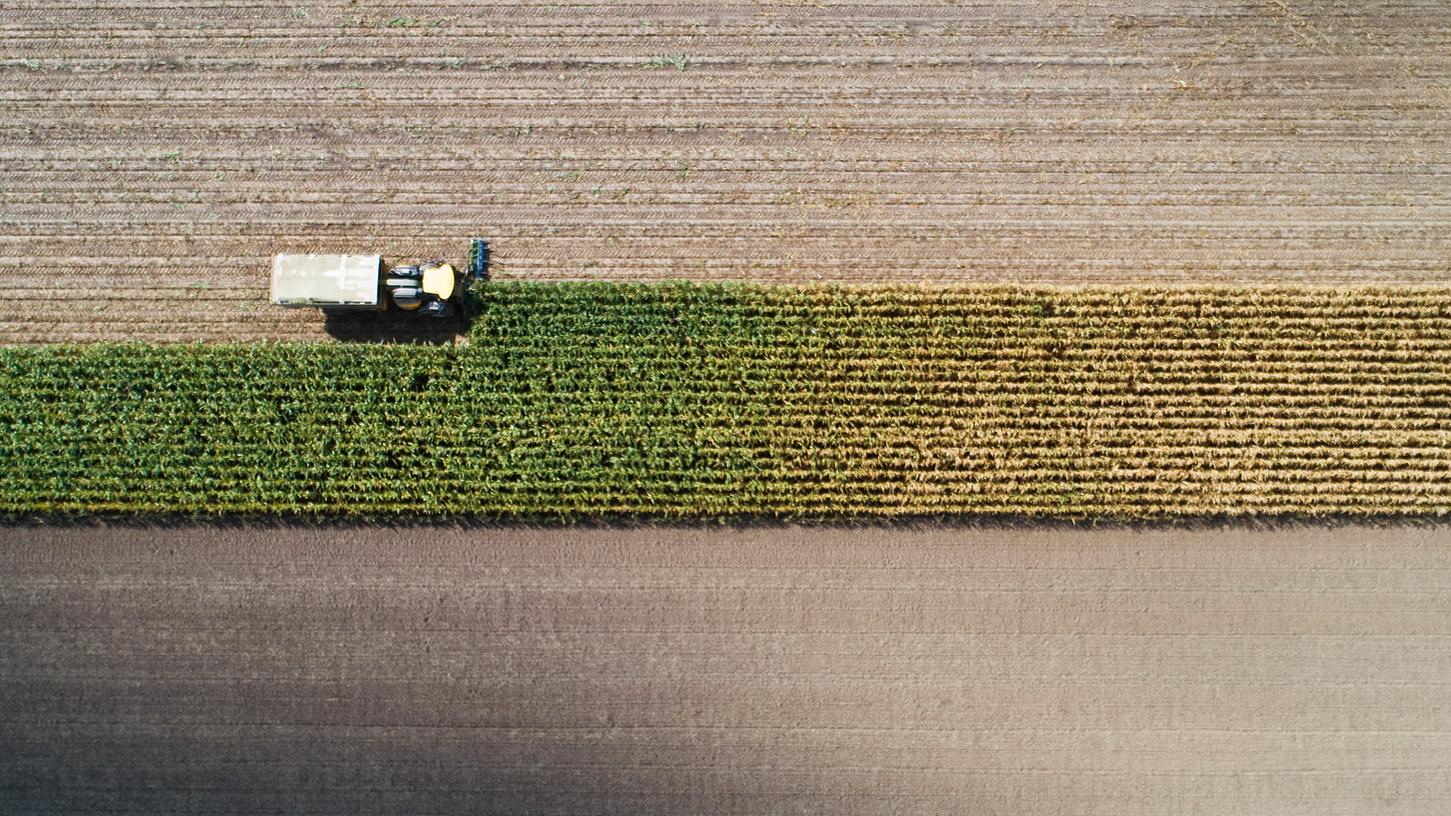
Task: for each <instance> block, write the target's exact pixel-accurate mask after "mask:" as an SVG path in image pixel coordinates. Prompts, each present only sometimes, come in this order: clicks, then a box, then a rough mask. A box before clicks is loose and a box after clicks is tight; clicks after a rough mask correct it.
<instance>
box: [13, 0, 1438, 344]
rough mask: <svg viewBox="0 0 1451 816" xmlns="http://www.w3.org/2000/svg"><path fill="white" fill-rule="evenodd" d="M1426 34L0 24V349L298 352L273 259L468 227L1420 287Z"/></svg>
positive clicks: (71, 18)
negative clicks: (274, 284) (127, 346)
mask: <svg viewBox="0 0 1451 816" xmlns="http://www.w3.org/2000/svg"><path fill="white" fill-rule="evenodd" d="M1445 12H1446V10H1445V4H1444V3H1443V2H1441V0H1411V1H1410V2H1375V3H1355V4H1335V3H1326V2H1300V1H1298V0H1284V2H1281V1H1280V0H1265V1H1264V2H1238V3H1206V2H1200V3H1182V2H1181V3H1176V2H1170V3H1142V2H1106V3H1086V2H1066V1H1065V2H989V3H979V4H965V3H957V2H942V3H917V2H913V3H869V2H868V3H861V2H822V3H801V2H794V1H792V2H754V3H697V4H678V3H670V2H634V3H629V4H619V3H614V2H586V3H569V4H565V3H554V2H528V3H518V2H513V0H510V2H498V3H492V2H484V3H476V2H470V3H457V4H451V3H444V4H436V5H409V6H408V7H407V8H406V9H405V8H403V7H395V6H392V5H387V6H384V5H380V4H377V3H372V2H357V0H353V1H352V2H347V3H342V2H320V3H307V4H302V3H298V4H296V5H294V6H288V5H285V4H284V5H278V4H272V3H253V2H239V3H227V4H215V3H182V4H177V3H158V2H149V1H148V0H137V1H135V2H105V3H96V4H80V5H77V4H75V3H73V2H59V0H44V1H43V2H37V0H19V1H18V2H12V3H8V4H7V6H6V10H5V14H4V19H3V20H0V40H3V43H4V46H5V59H4V60H0V167H3V173H0V342H12V343H13V342H45V341H59V340H91V339H98V338H145V339H152V340H186V339H202V340H218V339H227V338H259V337H276V338H314V337H315V338H323V337H327V336H329V332H328V328H327V327H326V326H325V324H324V321H323V320H322V318H321V317H320V316H319V315H317V314H316V313H314V312H311V311H301V312H289V311H284V310H281V309H275V308H272V307H269V306H268V305H266V291H265V289H266V286H267V279H266V275H267V269H268V262H269V258H270V256H271V255H272V254H273V253H275V252H279V251H337V252H341V251H355V252H357V251H376V252H381V253H383V254H385V255H387V256H389V257H395V258H396V257H435V256H441V255H445V256H449V257H452V258H455V259H460V258H461V257H462V255H463V254H464V252H465V251H466V246H467V244H466V241H467V239H468V238H469V237H470V236H473V235H482V236H487V237H490V238H492V239H493V240H494V247H495V255H494V258H495V267H494V272H495V274H496V275H497V276H498V277H500V278H514V279H518V278H529V279H561V278H602V279H609V280H655V279H660V278H681V277H688V278H698V279H709V280H723V279H733V280H751V281H758V282H811V281H838V282H873V283H874V282H881V281H887V282H897V283H901V282H912V281H930V282H939V283H940V282H953V283H957V282H962V283H971V282H987V281H993V282H998V281H1014V282H1027V283H1050V284H1100V283H1101V284H1123V283H1138V282H1144V281H1148V282H1153V283H1157V284H1189V283H1260V282H1276V283H1292V282H1303V283H1308V284H1354V283H1434V282H1444V280H1445V278H1446V273H1447V266H1446V264H1447V258H1448V257H1451V158H1448V157H1451V127H1448V126H1451V86H1448V84H1447V77H1448V76H1451V16H1448V15H1447V14H1446V13H1445ZM349 331H350V330H349V329H347V328H346V327H345V328H343V329H336V330H333V331H332V332H331V333H332V334H333V335H335V336H349ZM355 333H356V332H354V334H355Z"/></svg>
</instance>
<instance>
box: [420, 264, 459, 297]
mask: <svg viewBox="0 0 1451 816" xmlns="http://www.w3.org/2000/svg"><path fill="white" fill-rule="evenodd" d="M453 286H454V274H453V267H452V266H450V265H449V264H439V265H438V266H430V267H428V268H426V269H424V270H423V291H425V292H427V293H428V294H430V295H434V296H435V297H437V298H438V299H439V300H448V299H449V298H451V297H453Z"/></svg>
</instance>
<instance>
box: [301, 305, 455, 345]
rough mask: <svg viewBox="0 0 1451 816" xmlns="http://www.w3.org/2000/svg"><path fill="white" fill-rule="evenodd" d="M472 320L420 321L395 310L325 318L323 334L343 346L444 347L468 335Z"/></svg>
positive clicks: (422, 318)
mask: <svg viewBox="0 0 1451 816" xmlns="http://www.w3.org/2000/svg"><path fill="white" fill-rule="evenodd" d="M472 322H473V320H472V319H471V318H469V317H465V316H463V315H452V316H450V317H422V316H420V315H415V314H412V313H409V312H404V311H401V310H397V309H390V310H388V311H386V312H359V313H356V314H342V315H328V316H327V317H326V318H325V319H324V322H323V331H325V332H327V334H328V336H329V337H331V338H333V339H334V340H341V341H343V342H347V343H413V344H418V345H435V346H444V345H449V344H451V343H454V342H457V341H458V340H459V339H460V338H463V337H466V336H467V335H468V333H469V325H470V324H471V323H472Z"/></svg>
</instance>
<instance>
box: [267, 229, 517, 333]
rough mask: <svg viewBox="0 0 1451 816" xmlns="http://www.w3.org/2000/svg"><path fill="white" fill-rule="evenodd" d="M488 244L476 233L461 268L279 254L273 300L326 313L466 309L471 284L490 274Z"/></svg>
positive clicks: (274, 269) (436, 263)
mask: <svg viewBox="0 0 1451 816" xmlns="http://www.w3.org/2000/svg"><path fill="white" fill-rule="evenodd" d="M488 271H489V244H488V242H487V241H485V240H483V239H482V238H475V239H474V240H473V244H472V246H471V247H470V248H469V260H468V264H467V266H465V267H464V268H463V270H462V271H460V270H458V269H456V268H455V267H454V266H453V265H452V264H450V263H447V262H445V261H443V260H436V261H430V262H427V263H421V264H398V265H395V266H391V267H385V266H384V264H383V257H382V256H381V255H288V254H283V255H278V256H276V257H275V258H273V259H272V302H273V303H274V304H276V305H278V306H288V307H317V308H321V309H322V311H323V314H327V315H340V314H350V313H354V312H381V311H386V310H388V309H390V308H391V309H398V310H401V311H405V312H412V313H414V314H421V315H427V316H429V317H450V316H452V315H458V314H465V315H466V313H467V311H468V308H469V302H470V301H469V298H468V288H469V286H470V284H473V283H475V282H477V281H483V280H487V279H488Z"/></svg>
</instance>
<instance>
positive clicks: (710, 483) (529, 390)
mask: <svg viewBox="0 0 1451 816" xmlns="http://www.w3.org/2000/svg"><path fill="white" fill-rule="evenodd" d="M478 297H479V298H480V301H481V302H480V316H479V317H478V319H477V320H476V321H475V324H474V327H473V329H472V331H471V335H470V340H469V342H468V343H467V344H466V345H460V346H449V347H417V346H385V345H343V344H245V345H217V346H200V345H176V346H144V345H139V344H102V345H92V346H49V347H38V348H6V349H0V377H3V381H4V383H5V389H4V393H3V394H0V457H3V464H0V511H3V512H7V513H95V512H115V513H192V514H207V513H252V514H311V515H322V516H331V515H337V516H350V515H353V516H357V515H366V516H389V515H447V514H468V515H483V516H493V517H502V518H511V517H527V518H540V517H558V518H573V517H589V516H612V515H629V516H639V517H649V518H661V519H673V518H726V517H779V518H831V517H872V518H894V517H918V516H943V517H972V516H996V515H1010V516H1019V517H1029V518H1064V519H1176V518H1177V519H1182V518H1203V517H1208V516H1280V515H1290V516H1304V517H1313V516H1321V515H1330V514H1334V515H1352V516H1373V515H1386V514H1395V515H1411V516H1427V517H1431V516H1442V515H1445V514H1447V513H1448V511H1451V290H1444V289H1426V288H1420V289H1354V290H1292V289H1285V290H1261V289H1188V290H1185V289H1175V290H1153V289H1084V290H1048V289H1043V290H1037V289H1024V288H966V289H964V288H958V289H949V288H937V289H934V288H889V287H879V288H866V287H835V288H830V287H824V288H772V287H755V286H699V285H687V284H657V285H606V284H525V283H502V284H491V285H489V286H488V287H486V288H484V289H483V290H482V291H481V292H479V293H478Z"/></svg>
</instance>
